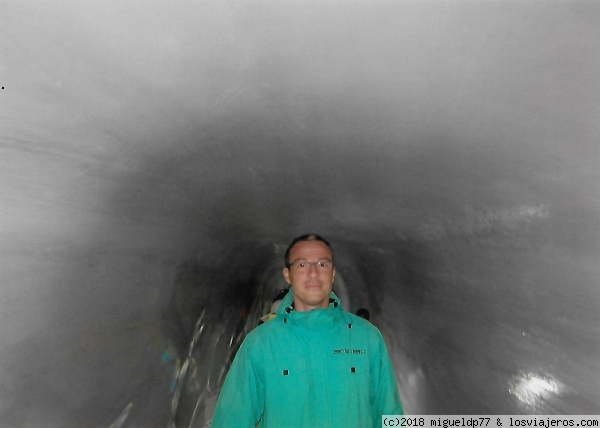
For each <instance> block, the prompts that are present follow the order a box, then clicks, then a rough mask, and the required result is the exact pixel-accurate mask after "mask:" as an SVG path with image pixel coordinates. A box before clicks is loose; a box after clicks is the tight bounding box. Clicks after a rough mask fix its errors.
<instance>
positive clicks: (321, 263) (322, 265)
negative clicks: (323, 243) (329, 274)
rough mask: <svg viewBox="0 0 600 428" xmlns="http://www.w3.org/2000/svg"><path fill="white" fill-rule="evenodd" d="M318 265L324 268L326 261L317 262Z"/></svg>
mask: <svg viewBox="0 0 600 428" xmlns="http://www.w3.org/2000/svg"><path fill="white" fill-rule="evenodd" d="M319 267H322V268H326V267H327V262H319Z"/></svg>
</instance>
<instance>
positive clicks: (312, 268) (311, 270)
mask: <svg viewBox="0 0 600 428" xmlns="http://www.w3.org/2000/svg"><path fill="white" fill-rule="evenodd" d="M317 263H318V262H315V263H308V274H309V275H310V276H316V275H317V274H318V273H319V271H318V270H317V269H318V268H317Z"/></svg>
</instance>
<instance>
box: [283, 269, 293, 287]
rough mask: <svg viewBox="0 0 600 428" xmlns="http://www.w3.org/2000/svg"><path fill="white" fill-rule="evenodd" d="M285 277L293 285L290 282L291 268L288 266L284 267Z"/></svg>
mask: <svg viewBox="0 0 600 428" xmlns="http://www.w3.org/2000/svg"><path fill="white" fill-rule="evenodd" d="M283 277H284V278H285V282H287V283H288V284H290V285H292V283H291V282H290V270H289V269H288V268H286V267H284V268H283Z"/></svg>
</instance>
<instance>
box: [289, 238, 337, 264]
mask: <svg viewBox="0 0 600 428" xmlns="http://www.w3.org/2000/svg"><path fill="white" fill-rule="evenodd" d="M302 241H321V242H322V243H324V244H325V245H327V247H328V248H329V250H330V251H331V264H333V248H331V245H330V244H329V241H327V240H326V239H325V238H323V237H322V236H319V235H317V234H316V233H307V234H304V235H301V236H298V237H297V238H296V239H294V240H293V241H292V243H291V244H290V245H289V246H288V247H287V250H285V259H284V262H285V267H286V268H288V269H289V268H290V252H291V251H292V248H294V245H296V244H297V243H298V242H302Z"/></svg>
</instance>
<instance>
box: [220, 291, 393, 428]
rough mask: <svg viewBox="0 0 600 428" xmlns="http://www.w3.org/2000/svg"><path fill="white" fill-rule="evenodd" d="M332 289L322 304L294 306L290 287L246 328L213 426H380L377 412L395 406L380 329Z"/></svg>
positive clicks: (386, 354) (276, 427)
mask: <svg viewBox="0 0 600 428" xmlns="http://www.w3.org/2000/svg"><path fill="white" fill-rule="evenodd" d="M331 297H332V298H333V299H334V301H335V303H331V304H330V307H329V308H327V309H315V310H312V311H308V312H296V311H294V310H293V308H291V307H290V305H291V303H292V298H293V293H292V291H291V290H290V292H289V293H288V294H287V296H286V297H285V298H284V300H283V302H282V303H281V306H280V308H279V310H278V311H277V314H278V316H277V317H276V318H274V319H273V320H271V321H268V322H267V323H265V324H263V325H261V326H259V327H257V328H256V329H255V330H253V331H252V332H250V333H249V334H248V336H247V337H246V339H245V340H244V342H243V343H242V346H241V347H240V349H239V351H238V354H237V355H236V357H235V360H234V362H233V364H232V366H231V369H230V371H229V373H228V375H227V378H226V380H225V384H224V385H223V389H222V390H221V394H220V397H219V401H218V403H217V408H216V410H215V417H214V419H213V422H212V425H211V427H212V428H233V427H236V428H237V427H247V428H254V427H255V426H259V427H261V428H282V427H290V428H293V427H306V428H314V427H319V428H334V427H340V428H342V427H343V428H351V427H356V428H365V427H381V415H384V414H396V415H397V414H402V405H401V404H400V399H399V395H398V389H397V386H396V380H395V377H394V372H393V369H392V365H391V361H390V358H389V355H388V352H387V349H386V346H385V343H384V341H383V338H382V336H381V333H380V332H379V330H378V329H377V328H376V327H375V326H373V325H372V324H371V323H369V322H368V321H366V320H364V319H362V318H359V317H357V316H355V315H353V314H350V313H348V312H346V311H344V310H343V309H342V307H341V305H340V304H339V299H338V298H337V296H335V294H334V293H332V295H331ZM288 308H289V309H288ZM287 310H289V311H290V312H289V313H288V312H286V311H287ZM349 325H350V326H351V327H349Z"/></svg>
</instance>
